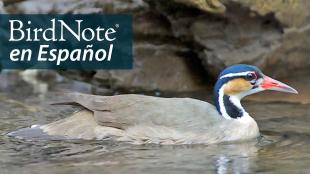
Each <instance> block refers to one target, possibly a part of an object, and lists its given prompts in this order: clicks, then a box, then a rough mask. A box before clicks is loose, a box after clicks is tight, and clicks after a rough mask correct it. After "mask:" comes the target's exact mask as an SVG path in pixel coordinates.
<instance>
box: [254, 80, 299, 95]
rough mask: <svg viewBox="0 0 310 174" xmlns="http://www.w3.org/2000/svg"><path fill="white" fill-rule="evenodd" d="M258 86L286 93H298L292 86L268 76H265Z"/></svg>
mask: <svg viewBox="0 0 310 174" xmlns="http://www.w3.org/2000/svg"><path fill="white" fill-rule="evenodd" d="M259 86H261V87H263V88H265V89H267V90H275V91H281V92H288V93H294V94H297V93H298V92H297V91H296V90H295V89H294V88H292V87H290V86H288V85H286V84H284V83H282V82H279V81H277V80H275V79H272V78H270V77H268V76H265V80H264V81H263V82H262V83H261V84H260V85H259Z"/></svg>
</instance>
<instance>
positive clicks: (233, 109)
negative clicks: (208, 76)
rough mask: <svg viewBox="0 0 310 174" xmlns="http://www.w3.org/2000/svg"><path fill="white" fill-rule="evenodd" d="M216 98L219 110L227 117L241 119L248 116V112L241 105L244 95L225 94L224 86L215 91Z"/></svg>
mask: <svg viewBox="0 0 310 174" xmlns="http://www.w3.org/2000/svg"><path fill="white" fill-rule="evenodd" d="M214 93H215V94H214V100H215V103H216V108H217V110H218V112H219V113H220V114H221V115H222V116H223V117H224V118H226V119H232V118H233V119H239V118H242V117H244V116H248V113H247V112H246V111H245V110H244V109H243V107H242V105H241V102H240V100H241V98H242V96H238V95H237V94H236V95H226V94H224V91H223V87H222V88H219V89H218V90H215V91H214Z"/></svg>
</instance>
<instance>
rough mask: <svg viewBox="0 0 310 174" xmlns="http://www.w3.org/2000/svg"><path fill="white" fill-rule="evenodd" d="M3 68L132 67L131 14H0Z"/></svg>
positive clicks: (0, 52) (0, 61)
mask: <svg viewBox="0 0 310 174" xmlns="http://www.w3.org/2000/svg"><path fill="white" fill-rule="evenodd" d="M0 30H2V31H1V33H2V34H0V46H1V47H0V48H1V51H0V63H1V66H2V68H3V69H131V68H132V15H123V14H122V15H106V14H104V15H103V14H100V15H99V14H97V15H93V14H92V15H1V18H0Z"/></svg>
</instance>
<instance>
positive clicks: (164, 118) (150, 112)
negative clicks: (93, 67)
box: [8, 64, 298, 145]
mask: <svg viewBox="0 0 310 174" xmlns="http://www.w3.org/2000/svg"><path fill="white" fill-rule="evenodd" d="M264 90H276V91H281V92H287V93H296V94H297V93H298V92H297V91H296V90H295V89H294V88H292V87H290V86H288V85H286V84H284V83H282V82H279V81H277V80H275V79H272V78H270V77H268V76H266V75H264V74H263V73H262V72H261V71H260V70H259V69H258V68H257V67H255V66H253V65H246V64H236V65H232V66H229V67H227V68H226V69H224V70H223V71H222V72H221V73H220V75H219V77H218V79H217V82H216V84H215V87H214V102H215V106H214V105H212V104H210V103H207V102H205V101H200V100H196V99H192V98H163V97H154V96H145V95H137V94H122V95H114V96H99V95H90V94H83V93H77V92H72V93H64V95H65V96H67V97H68V98H70V99H71V100H72V102H63V103H56V104H54V105H76V106H80V107H83V109H82V110H79V111H77V112H75V113H73V114H72V115H70V116H68V117H66V118H63V119H60V120H58V121H55V122H52V123H50V124H46V125H36V126H32V127H29V128H23V129H21V130H18V131H15V132H11V133H9V134H8V136H10V137H17V138H24V139H32V140H114V141H124V142H128V143H132V144H149V143H154V144H168V145H169V144H174V145H175V144H214V143H222V142H239V141H253V140H256V139H257V138H259V137H260V136H261V134H260V132H259V127H258V125H257V123H256V121H255V120H254V119H253V118H252V117H251V116H250V115H249V113H247V112H246V111H245V110H244V108H243V107H242V105H241V102H240V100H241V99H242V98H243V97H245V96H247V95H251V94H254V93H258V92H261V91H264Z"/></svg>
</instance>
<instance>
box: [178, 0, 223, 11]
mask: <svg viewBox="0 0 310 174" xmlns="http://www.w3.org/2000/svg"><path fill="white" fill-rule="evenodd" d="M174 1H175V2H179V3H183V4H187V5H190V6H193V7H197V8H199V9H201V10H204V11H207V12H212V13H222V12H224V11H225V10H226V7H225V6H224V5H223V4H222V3H220V2H219V1H218V0H174Z"/></svg>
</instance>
